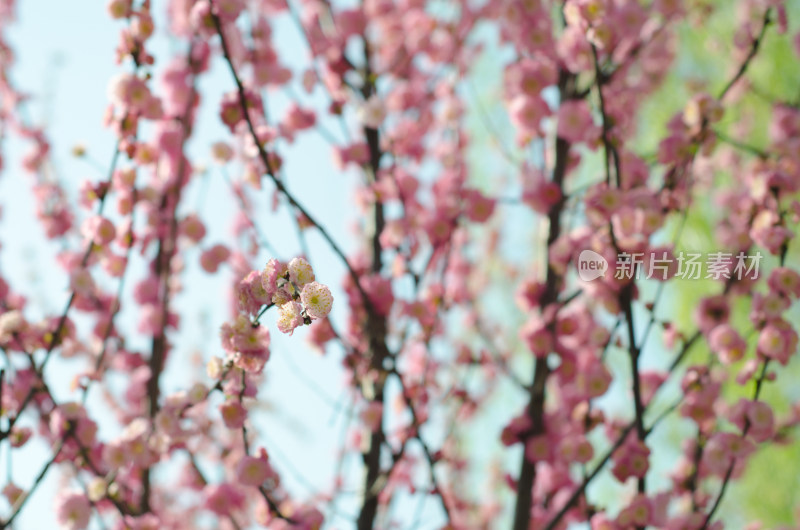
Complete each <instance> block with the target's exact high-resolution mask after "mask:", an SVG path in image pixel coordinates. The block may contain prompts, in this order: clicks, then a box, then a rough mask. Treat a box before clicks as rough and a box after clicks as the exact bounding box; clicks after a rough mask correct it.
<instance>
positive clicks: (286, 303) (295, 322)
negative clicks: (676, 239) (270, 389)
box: [220, 258, 333, 373]
mask: <svg viewBox="0 0 800 530" xmlns="http://www.w3.org/2000/svg"><path fill="white" fill-rule="evenodd" d="M237 295H238V305H239V310H240V311H241V313H240V315H239V316H238V317H237V318H236V320H235V321H234V322H233V323H232V324H228V323H226V324H224V325H223V326H222V329H221V331H220V336H221V338H222V346H223V348H224V349H225V351H226V352H227V353H228V356H229V357H230V358H231V359H232V360H233V362H234V364H235V365H236V366H238V367H239V368H241V369H243V370H245V371H248V372H254V373H258V372H260V371H261V370H262V369H263V367H264V364H265V363H266V362H267V360H268V359H269V340H270V339H269V331H268V330H267V329H266V328H264V327H263V326H261V325H260V324H259V318H260V317H261V315H262V314H263V313H264V311H266V310H267V309H269V308H270V307H273V306H275V307H277V308H278V329H279V330H280V331H281V332H283V333H287V334H289V335H291V334H292V333H293V332H294V330H295V329H297V328H298V327H300V326H303V325H309V324H311V322H312V321H313V320H318V319H322V318H325V317H326V316H328V313H330V312H331V306H332V305H333V295H331V290H330V289H329V288H328V286H326V285H323V284H321V283H319V282H317V281H315V276H314V270H313V269H312V268H311V264H309V263H308V261H306V260H305V259H303V258H294V259H293V260H291V261H290V262H289V263H288V264H285V263H281V262H280V261H278V260H276V259H271V260H269V261H268V262H267V265H266V266H265V267H264V269H263V270H260V271H250V273H248V274H247V276H245V277H244V279H243V280H242V281H241V282H239V285H238V288H237Z"/></svg>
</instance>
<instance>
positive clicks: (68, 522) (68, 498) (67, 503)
mask: <svg viewBox="0 0 800 530" xmlns="http://www.w3.org/2000/svg"><path fill="white" fill-rule="evenodd" d="M55 512H56V519H57V520H58V523H59V524H60V525H61V527H62V528H66V529H68V530H81V529H83V528H86V527H88V526H89V519H90V518H91V515H92V507H91V505H90V504H89V499H87V498H86V496H85V495H84V494H83V492H81V491H75V490H68V491H62V492H61V493H59V495H58V496H57V497H56V505H55Z"/></svg>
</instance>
